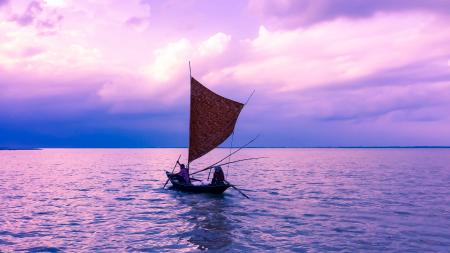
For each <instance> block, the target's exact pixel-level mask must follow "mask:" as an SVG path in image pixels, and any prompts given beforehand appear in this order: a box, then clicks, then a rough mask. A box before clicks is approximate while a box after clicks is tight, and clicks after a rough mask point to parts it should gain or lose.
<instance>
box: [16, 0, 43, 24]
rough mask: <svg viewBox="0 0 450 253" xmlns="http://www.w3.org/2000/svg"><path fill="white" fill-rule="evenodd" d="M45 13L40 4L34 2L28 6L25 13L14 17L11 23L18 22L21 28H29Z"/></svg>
mask: <svg viewBox="0 0 450 253" xmlns="http://www.w3.org/2000/svg"><path fill="white" fill-rule="evenodd" d="M42 11H43V8H42V6H41V4H40V3H39V2H36V1H32V2H31V3H29V4H28V6H27V8H26V9H25V11H24V12H23V13H22V14H20V15H13V16H12V17H11V21H14V22H16V23H17V24H19V25H21V26H27V25H30V24H32V23H33V21H34V20H35V19H36V17H37V16H38V15H39V14H40V13H41V12H42Z"/></svg>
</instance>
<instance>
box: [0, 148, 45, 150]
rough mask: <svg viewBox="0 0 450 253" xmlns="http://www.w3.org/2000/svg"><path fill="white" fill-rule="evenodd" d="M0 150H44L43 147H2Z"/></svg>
mask: <svg viewBox="0 0 450 253" xmlns="http://www.w3.org/2000/svg"><path fill="white" fill-rule="evenodd" d="M0 150H42V148H0Z"/></svg>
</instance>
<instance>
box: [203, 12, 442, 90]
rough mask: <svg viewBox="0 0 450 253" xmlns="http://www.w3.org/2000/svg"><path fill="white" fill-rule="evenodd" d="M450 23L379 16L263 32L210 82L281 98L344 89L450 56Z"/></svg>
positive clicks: (434, 18) (417, 17) (415, 15)
mask: <svg viewBox="0 0 450 253" xmlns="http://www.w3.org/2000/svg"><path fill="white" fill-rule="evenodd" d="M447 22H448V20H447V19H442V18H440V17H438V16H434V15H431V14H421V13H404V14H395V15H393V14H389V15H387V14H378V15H376V16H373V17H371V18H370V19H364V20H358V21H350V20H335V21H333V22H327V23H322V24H318V25H315V26H312V27H308V28H301V29H295V30H289V31H270V30H268V29H267V28H265V27H263V26H262V27H261V28H260V30H259V34H258V36H257V37H256V38H255V39H252V40H248V41H245V42H244V45H242V46H241V47H243V48H244V47H245V46H247V47H248V48H246V49H245V50H244V51H245V52H246V53H245V56H243V59H242V60H240V61H239V62H238V63H236V64H233V65H231V66H229V67H226V68H223V69H220V70H217V71H211V72H210V73H208V75H207V78H208V80H216V81H219V80H228V81H231V82H239V83H247V84H254V85H259V86H264V85H270V86H272V87H273V84H275V83H276V84H277V85H276V87H277V88H276V89H277V91H278V92H287V91H292V90H301V89H309V88H314V87H317V86H323V85H329V84H339V83H342V82H346V81H349V80H356V79H358V78H361V77H364V76H370V75H373V74H374V73H379V72H382V71H384V70H389V69H392V68H397V67H400V66H404V65H407V64H411V63H413V62H419V61H425V60H432V59H434V58H437V57H444V56H446V55H448V54H449V52H450V46H449V44H448V43H447V42H448V41H450V28H448V26H447V25H446V24H447Z"/></svg>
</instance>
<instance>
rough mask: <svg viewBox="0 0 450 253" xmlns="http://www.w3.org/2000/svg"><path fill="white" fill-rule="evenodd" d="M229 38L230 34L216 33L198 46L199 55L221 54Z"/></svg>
mask: <svg viewBox="0 0 450 253" xmlns="http://www.w3.org/2000/svg"><path fill="white" fill-rule="evenodd" d="M230 40H231V36H230V35H226V34H224V33H216V34H215V35H214V36H211V37H210V38H209V39H207V40H206V41H204V42H202V43H201V44H200V46H199V49H198V50H199V53H200V55H201V56H211V55H218V54H222V53H223V52H224V51H225V50H226V48H227V46H228V43H229V42H230Z"/></svg>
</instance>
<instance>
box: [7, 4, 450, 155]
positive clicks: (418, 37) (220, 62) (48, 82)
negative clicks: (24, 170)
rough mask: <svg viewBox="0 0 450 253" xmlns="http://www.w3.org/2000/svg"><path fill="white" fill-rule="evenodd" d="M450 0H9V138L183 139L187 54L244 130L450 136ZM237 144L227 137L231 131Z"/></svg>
mask: <svg viewBox="0 0 450 253" xmlns="http://www.w3.org/2000/svg"><path fill="white" fill-rule="evenodd" d="M449 10H450V1H448V0H427V1H422V0H396V1H392V0H379V1H362V0H329V1H328V0H272V1H269V0H249V1H244V0H239V1H238V0H235V1H230V0H184V1H172V0H167V1H153V0H130V1H121V0H109V1H107V0H77V1H75V0H35V1H22V0H0V147H181V146H187V143H188V119H189V68H188V61H191V64H192V75H193V76H194V77H195V78H196V79H197V80H199V81H200V82H202V83H203V84H204V85H206V86H207V87H208V88H210V89H212V90H214V91H215V92H217V93H219V94H221V95H223V96H226V97H229V98H231V99H234V100H236V101H241V102H245V101H246V99H247V98H248V96H249V95H250V94H251V92H252V91H253V90H255V94H254V95H253V97H252V98H251V100H250V102H249V103H248V104H247V106H245V108H244V110H243V111H242V113H241V115H240V118H239V121H238V123H237V125H236V131H235V132H236V133H235V137H234V145H239V144H243V143H246V142H247V141H248V140H249V139H250V138H252V137H253V136H255V135H257V134H260V137H259V138H258V140H257V141H256V142H255V143H254V145H255V146H268V147H275V146H276V147H278V146H282V147H299V146H300V147H302V146H418V145H420V146H427V145H428V146H430V145H431V146H440V145H450V11H449ZM225 145H229V144H225Z"/></svg>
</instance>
